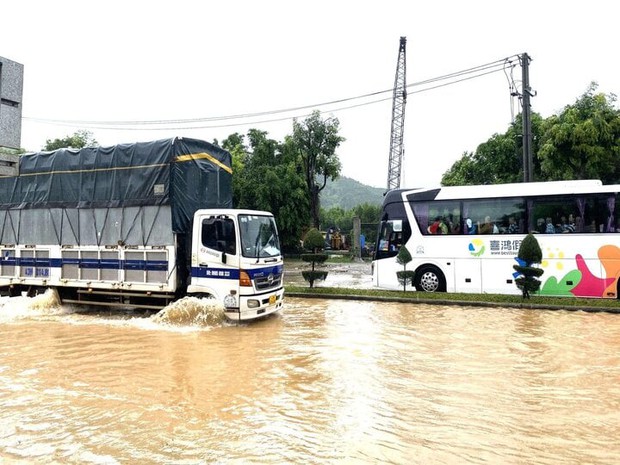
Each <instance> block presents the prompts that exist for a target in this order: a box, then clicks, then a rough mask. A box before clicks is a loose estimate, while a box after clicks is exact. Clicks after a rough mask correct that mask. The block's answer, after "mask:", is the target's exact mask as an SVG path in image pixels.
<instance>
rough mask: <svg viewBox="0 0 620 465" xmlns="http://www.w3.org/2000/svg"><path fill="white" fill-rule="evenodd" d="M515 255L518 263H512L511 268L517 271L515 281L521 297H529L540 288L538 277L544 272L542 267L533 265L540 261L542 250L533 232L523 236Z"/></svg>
mask: <svg viewBox="0 0 620 465" xmlns="http://www.w3.org/2000/svg"><path fill="white" fill-rule="evenodd" d="M517 257H518V261H519V263H518V264H517V265H513V268H514V269H515V271H516V272H517V273H518V276H517V278H516V279H515V283H516V285H517V287H518V288H519V289H521V292H522V293H523V298H524V299H529V298H530V293H532V292H536V291H538V289H540V280H539V279H538V278H539V277H540V276H542V274H543V273H544V270H543V269H542V268H538V267H536V266H534V265H536V264H538V263H540V262H541V261H542V250H540V245H539V244H538V240H537V239H536V237H534V235H533V234H528V235H527V236H525V239H523V242H521V246H520V247H519V253H518V255H517Z"/></svg>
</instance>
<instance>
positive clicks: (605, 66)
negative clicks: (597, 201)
mask: <svg viewBox="0 0 620 465" xmlns="http://www.w3.org/2000/svg"><path fill="white" fill-rule="evenodd" d="M0 15H1V17H2V21H1V23H2V24H1V26H0V56H3V57H5V58H8V59H10V60H13V61H17V62H19V63H22V64H23V65H24V67H25V69H24V95H23V107H22V109H23V124H22V146H23V147H24V148H25V149H27V150H30V151H36V150H39V149H41V147H42V145H43V144H44V143H45V141H46V139H55V138H62V137H65V136H67V135H70V134H73V133H74V132H75V131H76V130H78V129H87V130H89V131H91V132H92V133H93V135H94V137H95V139H96V140H97V141H98V142H99V143H100V144H101V145H113V144H117V143H124V142H134V141H147V140H153V139H161V138H168V137H173V136H187V137H195V138H201V139H205V140H208V141H212V140H213V139H218V140H222V139H224V138H225V137H226V136H228V135H229V134H231V133H233V132H240V133H245V132H246V131H247V130H248V129H250V128H257V129H261V130H264V131H267V132H268V134H269V136H270V137H272V138H274V139H277V140H282V139H283V138H284V136H285V135H287V134H290V133H291V132H292V118H293V117H297V118H299V119H303V118H305V117H306V116H307V115H308V114H309V113H310V112H311V111H312V110H313V109H318V110H320V111H321V112H322V114H323V116H324V117H328V116H330V117H331V116H333V117H336V118H338V120H339V121H340V129H341V131H340V133H341V135H342V136H343V137H345V138H346V142H344V143H343V144H342V146H341V147H340V149H339V151H338V155H339V157H340V160H341V162H342V174H343V175H344V176H348V177H351V178H354V179H356V180H358V181H360V182H363V183H365V184H369V185H372V186H376V187H386V185H387V171H388V158H389V139H390V130H391V115H392V93H391V91H390V89H391V88H392V87H393V85H394V77H395V72H396V64H397V58H398V47H399V38H400V37H401V36H405V37H406V38H407V54H406V60H407V84H408V86H409V87H408V90H409V97H408V100H407V106H406V112H405V134H404V141H405V155H404V161H403V173H402V179H401V185H402V186H403V187H412V186H422V185H429V184H437V183H439V181H440V179H441V175H442V174H443V173H444V172H445V171H446V170H447V169H448V168H449V167H450V166H451V165H452V164H453V163H454V162H455V161H456V160H458V159H459V158H460V157H461V156H462V154H463V153H464V152H467V151H474V150H475V149H476V147H477V146H478V144H480V143H482V142H484V141H486V140H487V139H488V138H489V137H491V136H492V135H493V134H494V133H503V132H504V131H505V130H506V129H507V127H508V125H509V124H510V122H511V120H512V118H513V117H514V116H515V115H516V114H518V113H519V112H520V106H519V102H518V100H516V99H514V98H511V96H510V91H511V88H510V82H511V81H510V79H509V78H510V76H511V72H512V78H513V80H514V83H515V84H516V85H517V86H520V80H521V68H520V67H519V66H516V67H514V68H512V69H511V68H508V69H507V70H504V69H503V66H502V65H500V66H495V67H493V68H488V69H487V70H488V71H494V72H490V73H489V74H483V72H480V73H469V74H466V75H463V76H462V77H461V78H459V79H462V78H463V77H468V78H469V79H466V80H462V81H461V82H454V81H456V79H453V80H441V81H435V82H432V83H429V84H423V83H424V82H426V81H429V80H434V79H435V78H438V77H442V76H446V75H449V74H452V73H458V72H460V71H464V70H472V69H476V68H478V67H481V66H483V65H485V64H490V63H503V60H504V59H505V58H508V57H511V58H513V63H518V60H517V61H516V62H515V60H514V57H515V56H517V55H520V54H522V53H528V54H529V55H530V56H531V57H532V62H531V63H530V68H529V72H530V84H531V87H532V89H533V90H534V91H536V92H537V95H536V97H535V98H534V99H532V109H533V111H536V112H538V113H540V114H541V115H542V116H543V117H547V116H550V115H551V114H553V113H556V112H558V111H559V110H561V109H562V108H563V107H564V106H565V105H567V104H572V103H573V102H574V101H575V100H576V99H577V98H578V97H579V96H580V95H581V94H583V92H584V91H585V90H586V89H587V87H588V85H589V83H590V82H591V81H596V82H598V84H599V90H600V91H602V92H605V93H618V92H620V80H619V79H618V78H619V77H620V60H619V59H618V53H619V52H618V51H617V44H618V43H620V38H619V37H618V34H619V33H618V18H619V17H620V3H617V2H615V1H610V0H589V1H587V2H586V1H574V0H563V1H560V0H545V1H540V0H538V1H532V0H521V1H519V2H508V1H502V0H468V1H463V0H436V1H427V2H418V1H413V0H409V1H407V0H395V1H390V0H385V1H383V2H377V1H374V2H371V1H365V0H357V1H342V0H340V1H338V0H329V1H328V0H315V1H312V2H306V1H290V0H289V1H275V0H263V1H249V0H248V1H246V0H229V1H227V2H214V1H208V0H203V1H188V0H175V1H174V2H163V1H152V2H138V1H130V0H124V1H117V0H107V1H96V0H93V1H89V2H84V1H69V0H56V1H53V2H51V1H29V0H21V1H19V2H17V1H12V2H4V4H3V5H2V7H0ZM511 70H512V71H511ZM285 110H290V111H285ZM232 116H235V118H231V117H232Z"/></svg>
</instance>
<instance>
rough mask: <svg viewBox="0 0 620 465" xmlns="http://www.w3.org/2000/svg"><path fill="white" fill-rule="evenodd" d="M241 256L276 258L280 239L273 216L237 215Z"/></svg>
mask: <svg viewBox="0 0 620 465" xmlns="http://www.w3.org/2000/svg"><path fill="white" fill-rule="evenodd" d="M239 232H240V236H241V254H242V255H243V256H244V257H247V258H256V259H259V258H269V257H277V256H278V255H280V254H281V252H280V239H279V237H278V230H277V228H276V222H275V220H274V218H273V216H262V215H239Z"/></svg>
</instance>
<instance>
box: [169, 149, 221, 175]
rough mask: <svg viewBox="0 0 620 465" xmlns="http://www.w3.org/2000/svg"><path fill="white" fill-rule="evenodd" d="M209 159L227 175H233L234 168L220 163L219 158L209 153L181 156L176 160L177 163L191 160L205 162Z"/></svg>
mask: <svg viewBox="0 0 620 465" xmlns="http://www.w3.org/2000/svg"><path fill="white" fill-rule="evenodd" d="M204 159H207V160H209V161H210V162H212V163H214V164H216V165H217V166H219V167H220V168H222V169H223V170H225V171H226V172H227V173H230V174H232V168H231V167H230V166H226V165H225V164H224V163H222V162H221V161H219V160H218V159H217V158H215V157H214V156H213V155H211V154H208V153H207V152H202V153H192V154H190V155H179V156H178V157H177V159H176V161H180V162H183V161H190V160H204Z"/></svg>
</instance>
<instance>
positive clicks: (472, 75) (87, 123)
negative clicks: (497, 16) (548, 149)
mask: <svg viewBox="0 0 620 465" xmlns="http://www.w3.org/2000/svg"><path fill="white" fill-rule="evenodd" d="M511 58H518V55H512V56H510V57H506V58H503V59H501V60H496V61H493V62H490V63H485V64H482V65H479V66H475V67H472V68H467V69H463V70H460V71H456V72H453V73H449V74H445V75H441V76H437V77H434V78H430V79H426V80H423V81H418V82H415V83H412V84H408V85H407V86H406V87H407V88H416V87H423V86H426V87H424V88H422V89H419V90H414V91H411V92H410V93H411V94H419V93H422V92H428V91H430V90H434V89H438V88H441V87H446V86H449V85H454V84H458V83H461V82H464V81H468V80H471V79H476V78H479V77H482V76H486V75H489V74H493V73H496V72H501V71H503V72H505V69H506V64H507V63H510V64H511V66H512V67H514V66H516V64H512V63H513V62H512V60H511ZM457 78H458V79H457ZM441 81H448V82H444V83H442V84H437V85H434V86H429V84H433V83H439V82H441ZM392 91H393V89H385V90H380V91H376V92H370V93H367V94H362V95H357V96H354V97H347V98H342V99H337V100H331V101H327V102H321V103H316V104H311V105H302V106H297V107H290V108H283V109H277V110H267V111H260V112H255V113H242V114H235V115H224V116H211V117H201V118H184V119H170V120H136V121H95V120H60V119H47V118H36V117H27V116H25V117H23V119H24V120H29V121H34V122H39V123H44V124H51V125H56V126H83V127H85V128H87V129H100V130H116V131H123V130H124V131H164V130H191V129H214V128H226V127H235V126H248V125H256V124H264V123H272V122H278V121H286V120H290V119H293V118H303V117H306V116H308V115H309V114H310V112H306V113H299V112H304V111H305V110H310V109H320V108H321V107H330V106H333V105H342V104H346V103H348V102H354V101H358V100H363V99H368V98H372V97H377V96H381V95H382V94H387V93H390V94H391V93H392ZM387 100H391V96H387V97H383V98H379V99H374V100H370V101H366V102H361V103H356V104H352V105H343V106H340V107H336V108H329V109H327V110H324V111H327V112H331V113H333V112H339V111H345V110H350V109H353V108H359V107H363V106H367V105H373V104H376V103H380V102H384V101H387ZM288 113H296V114H295V115H287V116H282V117H276V118H267V119H262V118H263V117H270V116H276V115H285V114H288ZM253 118H259V119H253ZM239 119H243V120H251V121H243V122H230V121H231V120H239ZM218 122H224V123H223V124H208V125H198V124H199V123H218ZM166 125H168V126H167V127H162V126H166ZM179 125H189V126H179ZM148 126H158V127H148Z"/></svg>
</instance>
